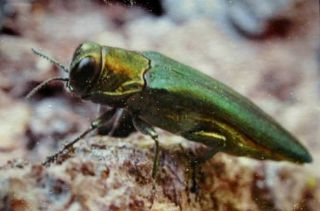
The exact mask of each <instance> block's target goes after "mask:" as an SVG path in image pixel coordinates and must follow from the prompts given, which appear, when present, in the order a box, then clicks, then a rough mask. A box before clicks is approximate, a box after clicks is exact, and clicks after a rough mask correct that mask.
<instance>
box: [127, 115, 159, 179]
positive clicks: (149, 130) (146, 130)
mask: <svg viewBox="0 0 320 211" xmlns="http://www.w3.org/2000/svg"><path fill="white" fill-rule="evenodd" d="M133 125H134V127H135V128H136V129H137V130H138V131H140V132H141V133H142V134H145V135H148V136H150V137H151V138H152V139H153V140H154V142H155V145H154V151H155V152H154V153H155V155H154V158H153V167H152V177H153V178H155V177H156V175H157V171H158V159H159V158H158V157H159V141H158V134H157V132H156V131H155V130H154V128H153V127H152V126H151V125H149V124H148V123H146V122H144V121H142V120H141V119H139V118H133Z"/></svg>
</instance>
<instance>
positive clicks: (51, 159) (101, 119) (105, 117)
mask: <svg viewBox="0 0 320 211" xmlns="http://www.w3.org/2000/svg"><path fill="white" fill-rule="evenodd" d="M112 115H113V112H111V111H106V112H105V113H103V114H102V115H101V116H99V117H98V118H97V119H96V120H94V121H93V122H91V125H90V127H89V128H88V129H87V130H85V131H84V132H83V133H81V134H80V135H79V136H78V137H76V138H75V139H74V140H72V141H71V142H69V143H67V144H66V145H64V146H63V148H62V149H60V150H59V151H58V152H56V153H54V154H53V155H51V156H49V157H47V159H46V160H45V161H44V162H43V163H42V165H45V166H47V165H49V164H51V163H52V162H54V161H55V160H57V158H58V157H59V156H60V155H61V154H63V153H64V152H65V151H68V150H69V149H70V148H71V147H72V146H73V145H74V144H75V143H77V142H78V141H79V140H81V139H82V138H83V137H85V136H86V135H87V134H89V133H90V132H92V131H94V130H95V129H97V128H99V127H100V126H101V125H103V124H104V123H105V122H106V121H108V120H109V119H110V118H111V117H112Z"/></svg>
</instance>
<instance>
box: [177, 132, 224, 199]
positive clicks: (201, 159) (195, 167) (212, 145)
mask: <svg viewBox="0 0 320 211" xmlns="http://www.w3.org/2000/svg"><path fill="white" fill-rule="evenodd" d="M183 136H184V137H185V138H187V139H189V140H192V141H195V142H199V143H202V144H205V145H207V146H208V147H209V150H208V151H207V152H206V153H205V154H203V155H201V156H196V157H192V158H191V159H190V165H191V170H192V172H191V179H192V185H191V188H190V191H191V192H193V193H197V192H198V190H199V187H198V182H197V181H198V179H199V178H200V174H201V172H200V170H201V165H202V164H203V163H205V162H206V161H207V160H210V159H211V158H212V157H213V156H214V155H215V154H216V153H218V152H219V151H221V150H222V149H223V148H224V147H225V146H226V137H225V136H223V135H221V134H219V133H216V132H207V131H204V130H199V131H194V132H189V133H186V134H184V135H183Z"/></svg>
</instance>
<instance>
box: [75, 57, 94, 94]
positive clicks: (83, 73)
mask: <svg viewBox="0 0 320 211" xmlns="http://www.w3.org/2000/svg"><path fill="white" fill-rule="evenodd" d="M98 73H99V65H98V64H97V63H96V60H95V59H94V58H93V57H85V58H82V59H81V60H80V61H79V62H78V63H77V64H76V65H74V66H73V67H72V69H71V72H70V85H71V86H72V87H73V88H75V89H77V90H87V89H89V88H90V85H91V84H92V83H93V80H94V79H95V76H97V74H98Z"/></svg>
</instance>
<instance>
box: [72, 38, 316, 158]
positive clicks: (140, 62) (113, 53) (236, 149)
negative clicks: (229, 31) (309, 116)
mask: <svg viewBox="0 0 320 211" xmlns="http://www.w3.org/2000/svg"><path fill="white" fill-rule="evenodd" d="M88 58H89V59H88ZM85 59H87V61H86V62H82V61H84V60H85ZM70 69H71V72H70V87H71V90H72V91H73V92H75V93H76V94H78V95H79V96H81V98H83V99H86V100H91V101H93V102H95V103H99V104H105V105H110V106H113V107H117V108H123V109H124V110H126V111H127V112H128V113H129V114H130V115H131V116H132V118H133V119H136V118H137V119H139V120H140V121H143V122H145V123H147V124H148V125H152V126H155V127H159V128H161V129H164V130H166V131H169V132H171V133H174V134H177V135H180V136H183V137H185V138H186V139H188V140H191V141H195V142H199V143H203V144H205V145H207V146H208V147H212V148H214V147H219V151H223V152H226V153H230V154H233V155H238V156H248V157H253V158H257V159H271V160H288V161H292V162H298V163H304V162H311V160H312V158H311V155H310V154H309V153H308V151H307V150H306V149H305V148H304V147H303V146H302V145H301V144H300V143H299V142H298V140H297V139H296V138H295V137H293V136H292V135H291V134H290V133H289V132H288V131H287V130H285V129H284V128H283V127H282V126H280V125H279V124H278V123H277V122H276V121H275V120H273V119H272V118H271V117H270V116H269V115H267V114H266V113H265V112H263V111H262V110H261V109H260V108H258V107H257V106H256V105H254V104H253V103H252V102H251V101H250V100H248V99H247V98H245V97H243V96H242V95H240V94H239V93H237V92H236V91H234V90H233V89H231V88H229V87H228V86H226V85H224V84H222V83H221V82H219V81H217V80H215V79H213V78H211V77H209V76H207V75H205V74H203V73H201V72H199V71H198V70H196V69H194V68H192V67H189V66H187V65H184V64H181V63H179V62H177V61H175V60H173V59H171V58H168V57H166V56H164V55H162V54H160V53H157V52H136V51H128V50H124V49H119V48H112V47H107V46H101V45H99V44H96V43H92V42H86V43H83V44H82V45H80V46H79V47H78V49H77V50H76V52H75V55H74V57H73V60H72V63H71V68H70ZM79 79H82V80H79Z"/></svg>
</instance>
